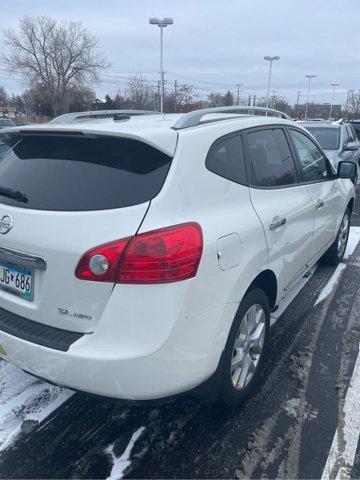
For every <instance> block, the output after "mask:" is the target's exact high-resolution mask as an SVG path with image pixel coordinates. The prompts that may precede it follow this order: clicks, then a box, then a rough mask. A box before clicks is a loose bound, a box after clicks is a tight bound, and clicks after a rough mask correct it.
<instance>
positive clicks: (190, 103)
mask: <svg viewBox="0 0 360 480" xmlns="http://www.w3.org/2000/svg"><path fill="white" fill-rule="evenodd" d="M175 95H176V96H175ZM197 100H198V95H197V94H196V93H195V91H194V86H193V85H191V84H189V83H181V84H178V86H177V89H176V94H175V90H173V91H171V92H169V93H167V94H166V95H165V102H164V109H165V112H175V102H176V110H177V112H189V111H190V110H193V109H194V108H196V102H197Z"/></svg>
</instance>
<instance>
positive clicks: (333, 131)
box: [306, 127, 340, 150]
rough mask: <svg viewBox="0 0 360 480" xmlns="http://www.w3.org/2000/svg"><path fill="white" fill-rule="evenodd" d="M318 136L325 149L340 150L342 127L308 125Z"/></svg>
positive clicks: (317, 138) (311, 131)
mask: <svg viewBox="0 0 360 480" xmlns="http://www.w3.org/2000/svg"><path fill="white" fill-rule="evenodd" d="M306 129H307V130H309V132H310V133H311V134H312V135H313V136H314V137H315V138H316V140H317V141H318V142H319V143H320V145H321V146H322V148H323V149H324V150H339V147H340V128H334V127H306Z"/></svg>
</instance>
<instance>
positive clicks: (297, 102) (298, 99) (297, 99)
mask: <svg viewBox="0 0 360 480" xmlns="http://www.w3.org/2000/svg"><path fill="white" fill-rule="evenodd" d="M301 94H302V92H297V98H296V114H297V116H298V117H300V115H299V113H300V112H299V103H300V95H301Z"/></svg>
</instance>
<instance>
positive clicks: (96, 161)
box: [0, 132, 171, 211]
mask: <svg viewBox="0 0 360 480" xmlns="http://www.w3.org/2000/svg"><path fill="white" fill-rule="evenodd" d="M170 163H171V157H169V156H168V155H165V153H162V152H160V151H159V150H157V149H156V148H153V147H151V146H149V145H147V144H145V143H143V142H140V141H136V140H130V139H126V138H116V137H110V136H92V137H87V136H85V135H79V136H70V135H69V136H56V135H26V136H25V135H24V136H23V135H19V134H17V133H12V132H11V133H10V132H9V133H7V134H3V135H0V186H1V188H2V189H3V194H1V190H0V202H1V203H5V204H9V205H17V206H19V201H20V202H23V203H21V207H22V208H33V209H37V210H58V211H84V210H104V209H111V208H119V207H127V206H131V205H138V204H140V203H144V202H147V201H149V200H151V199H152V198H154V197H155V196H156V195H157V194H158V193H159V191H160V189H161V187H162V185H163V183H164V181H165V178H166V175H167V172H168V170H169V167H170ZM25 199H26V201H25Z"/></svg>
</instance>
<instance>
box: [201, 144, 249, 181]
mask: <svg viewBox="0 0 360 480" xmlns="http://www.w3.org/2000/svg"><path fill="white" fill-rule="evenodd" d="M205 165H206V168H207V169H208V170H210V172H213V173H216V174H217V175H219V176H220V177H223V178H226V179H228V180H231V181H232V182H236V183H241V184H246V174H245V162H244V152H243V147H242V141H241V137H240V135H235V136H233V137H228V138H225V139H220V140H217V141H216V142H215V143H214V144H213V145H212V146H211V148H210V150H209V153H208V154H207V157H206V162H205Z"/></svg>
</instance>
